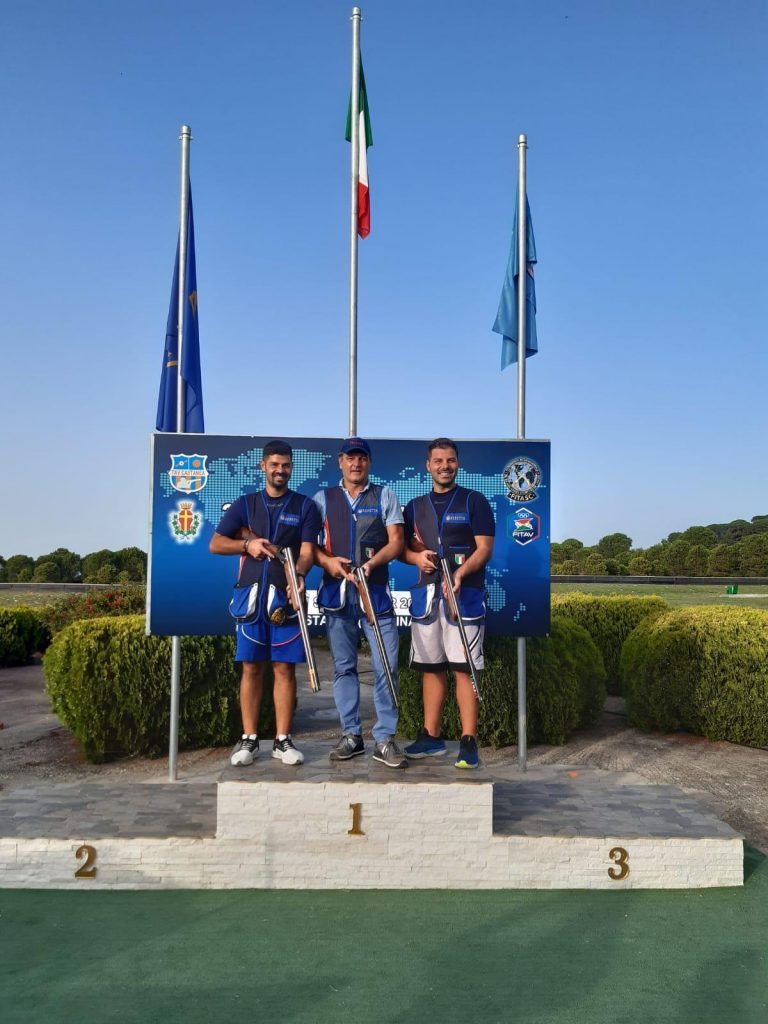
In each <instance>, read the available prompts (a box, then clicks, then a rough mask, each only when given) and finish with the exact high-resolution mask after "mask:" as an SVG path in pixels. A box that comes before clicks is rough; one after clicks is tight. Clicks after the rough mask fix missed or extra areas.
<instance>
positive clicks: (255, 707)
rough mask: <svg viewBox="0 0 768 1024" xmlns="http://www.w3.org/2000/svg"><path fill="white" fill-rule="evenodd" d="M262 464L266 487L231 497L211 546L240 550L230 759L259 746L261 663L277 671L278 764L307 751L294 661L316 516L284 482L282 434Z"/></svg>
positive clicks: (240, 760) (288, 462)
mask: <svg viewBox="0 0 768 1024" xmlns="http://www.w3.org/2000/svg"><path fill="white" fill-rule="evenodd" d="M260 468H261V471H262V473H263V474H264V481H265V486H264V490H263V491H256V492H254V493H252V494H246V495H243V497H242V498H239V499H238V500H237V501H233V502H232V504H231V505H230V506H229V508H228V509H227V511H226V512H225V513H224V515H223V516H222V517H221V521H220V522H219V525H218V526H217V527H216V532H215V533H214V535H213V537H212V539H211V543H210V545H209V550H210V551H211V552H212V554H214V555H239V556H240V568H239V572H238V577H237V584H236V587H235V598H233V600H232V603H231V605H230V610H231V611H232V614H233V616H234V617H235V618H236V621H237V626H236V637H237V646H236V651H235V661H239V662H241V663H242V675H241V678H240V713H241V715H242V719H243V735H242V738H241V739H240V740H239V742H238V744H237V746H236V747H235V749H234V750H233V751H232V755H231V758H230V761H231V763H232V764H233V765H247V764H252V763H253V759H254V758H255V757H256V756H257V754H258V751H259V737H258V725H259V711H260V709H261V696H262V685H263V682H262V681H263V672H264V665H265V663H266V662H267V661H271V662H272V668H273V670H274V676H275V681H274V701H275V722H276V726H277V730H276V736H275V741H274V744H273V746H272V756H273V757H276V758H278V759H279V760H280V761H282V762H283V764H301V763H302V762H303V760H304V755H303V754H302V753H301V751H300V750H297V749H296V747H295V746H294V745H293V741H292V739H291V723H292V721H293V709H294V707H295V704H296V664H297V662H303V661H306V654H305V652H304V644H303V642H302V639H301V629H300V627H299V622H298V615H300V614H301V611H300V608H301V604H300V601H301V600H302V599H303V596H304V576H305V574H306V573H307V572H309V570H310V569H311V568H312V565H313V563H314V559H315V548H316V546H317V536H318V533H319V532H320V516H319V514H318V511H317V507H316V506H315V503H314V502H313V501H312V499H311V498H307V497H305V496H304V495H303V494H297V493H296V491H291V490H289V488H288V481H289V480H290V478H291V471H292V469H293V451H292V449H291V447H290V445H289V444H287V443H286V442H285V441H270V442H269V444H267V445H265V446H264V451H263V453H262V459H261V464H260ZM284 547H290V548H291V550H292V551H293V557H294V559H295V560H296V572H297V574H298V579H299V589H300V591H301V593H300V594H299V595H295V594H291V593H290V591H289V588H288V585H287V581H286V577H285V570H284V567H283V565H282V563H281V562H280V560H279V559H278V558H277V550H278V549H279V548H284Z"/></svg>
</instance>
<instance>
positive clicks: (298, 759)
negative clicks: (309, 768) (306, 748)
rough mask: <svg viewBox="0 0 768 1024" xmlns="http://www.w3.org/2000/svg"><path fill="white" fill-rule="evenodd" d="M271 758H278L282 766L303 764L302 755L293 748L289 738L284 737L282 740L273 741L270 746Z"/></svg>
mask: <svg viewBox="0 0 768 1024" xmlns="http://www.w3.org/2000/svg"><path fill="white" fill-rule="evenodd" d="M272 757H276V758H278V760H280V761H282V762H283V764H303V763H304V755H303V754H302V752H301V751H300V750H297V749H296V747H294V745H293V740H292V739H291V737H290V736H286V737H285V739H284V740H275V742H274V744H273V746H272Z"/></svg>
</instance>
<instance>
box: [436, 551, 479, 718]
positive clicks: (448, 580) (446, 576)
mask: <svg viewBox="0 0 768 1024" xmlns="http://www.w3.org/2000/svg"><path fill="white" fill-rule="evenodd" d="M440 568H441V570H442V573H443V582H444V583H445V589H446V592H447V596H448V608H449V609H450V612H451V615H452V616H453V618H454V619H456V625H457V626H458V627H459V636H460V637H461V646H462V647H463V648H464V657H465V658H466V659H467V664H468V665H469V677H470V679H471V680H472V689H473V690H474V691H475V697H477V699H478V701H481V700H482V699H483V698H482V697H481V696H480V685H479V682H478V678H477V672H476V671H475V663H474V661H472V651H470V649H469V640H468V639H467V631H466V629H465V628H464V622H463V620H462V618H461V612H460V610H459V602H458V601H457V600H456V593H455V592H454V589H453V577H452V576H451V567H450V565H449V564H448V559H447V558H441V559H440Z"/></svg>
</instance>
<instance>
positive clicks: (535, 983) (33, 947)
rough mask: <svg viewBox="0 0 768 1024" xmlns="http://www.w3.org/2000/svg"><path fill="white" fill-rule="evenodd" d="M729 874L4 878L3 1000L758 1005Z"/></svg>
mask: <svg viewBox="0 0 768 1024" xmlns="http://www.w3.org/2000/svg"><path fill="white" fill-rule="evenodd" d="M746 866H747V872H748V877H747V880H746V884H745V886H744V888H743V889H710V890H706V889H705V890H689V891H666V892H661V891H660V892H637V891H636V892H631V891H616V892H581V891H571V892H466V891H461V892H438V891H429V892H419V891H409V892H291V891H273V892H262V891H245V892H231V891H230V892H190V891H183V892H178V891H175V892H174V891H165V892H96V891H90V892H88V891H83V892H79V891H77V892H73V891H46V892H43V891H40V890H34V891H30V890H2V891H0V1020H2V1021H3V1024H17V1022H35V1024H37V1022H40V1021H55V1022H56V1024H70V1022H75V1021H77V1022H80V1024H82V1022H85V1024H91V1022H97V1024H102V1022H105V1024H106V1022H112V1021H119V1022H121V1024H122V1022H125V1024H128V1022H134V1021H135V1022H142V1024H153V1022H163V1024H176V1022H179V1024H181V1022H184V1024H196V1022H203V1021H205V1022H219V1021H221V1022H226V1024H251V1022H254V1024H256V1022H261V1021H269V1022H275V1024H289V1022H312V1024H321V1022H326V1021H328V1022H331V1021H333V1022H340V1024H344V1022H350V1024H351V1022H353V1021H355V1022H356V1021H365V1022H368V1021H370V1022H379V1021H381V1022H383V1024H399V1022H403V1024H405V1022H410V1021H413V1022H454V1021H455V1022H461V1024H474V1022H487V1024H492V1022H496V1021H500V1022H502V1021H503V1022H505V1024H506V1022H521V1024H555V1022H556V1024H581V1022H584V1024H587V1022H588V1024H622V1022H633V1024H634V1022H638V1024H641V1022H642V1024H665V1022H675V1024H710V1022H711V1024H730V1022H738V1024H765V1022H766V1021H767V1020H768V969H767V961H766V955H767V951H768V860H766V859H765V858H764V857H763V856H762V855H761V854H759V853H758V852H757V851H752V850H748V852H747V863H746Z"/></svg>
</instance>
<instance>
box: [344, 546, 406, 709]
mask: <svg viewBox="0 0 768 1024" xmlns="http://www.w3.org/2000/svg"><path fill="white" fill-rule="evenodd" d="M352 575H353V576H354V577H355V582H356V583H357V592H358V594H359V595H360V604H361V605H362V606H363V612H364V613H365V617H366V619H368V622H369V624H370V626H371V629H372V630H373V635H374V636H375V637H376V646H377V648H378V650H379V658H380V659H381V664H382V665H383V666H384V675H385V676H386V679H387V686H388V687H389V695H390V697H391V698H392V704H393V705H394V707H395V708H398V709H399V707H400V702H399V701H398V699H397V690H396V689H395V680H394V679H393V678H392V669H391V668H390V667H389V659H388V658H387V651H386V648H385V647H384V637H383V636H382V635H381V627H380V626H379V620H378V619H377V618H376V612H375V611H374V610H373V602H372V601H371V592H370V590H369V589H368V577H367V576H366V575H365V573H364V572H363V569H362V567H361V566H356V567H355V568H354V569H353V570H352Z"/></svg>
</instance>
